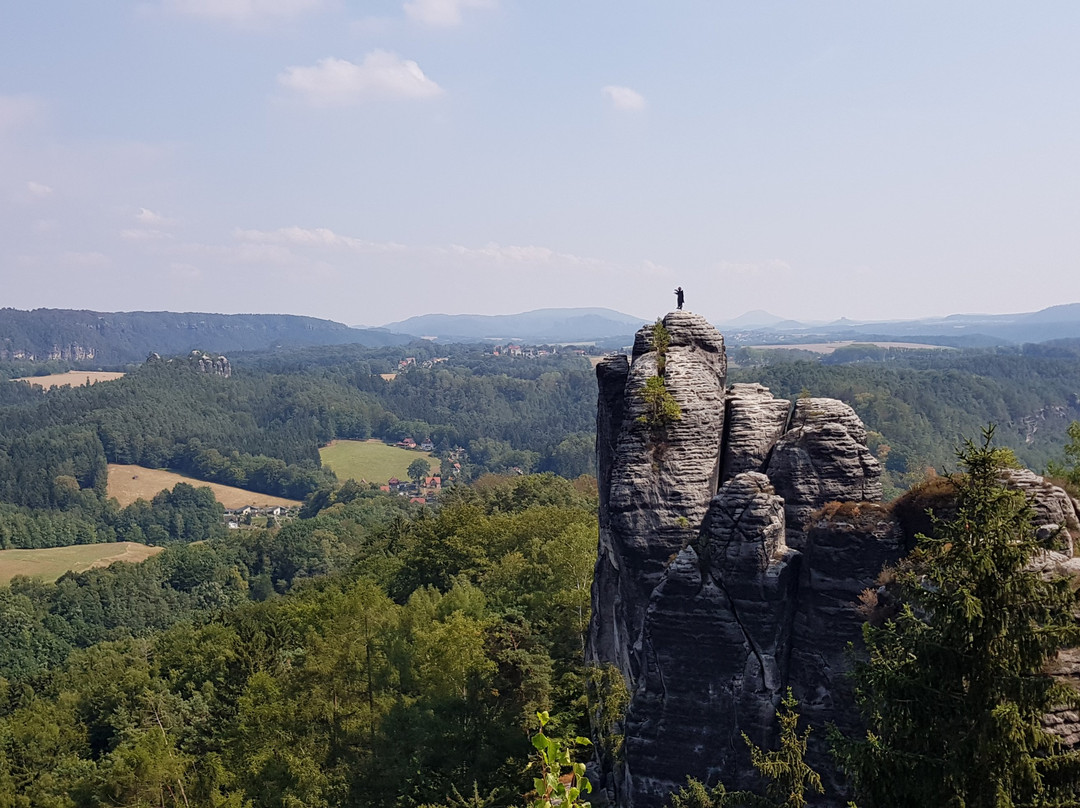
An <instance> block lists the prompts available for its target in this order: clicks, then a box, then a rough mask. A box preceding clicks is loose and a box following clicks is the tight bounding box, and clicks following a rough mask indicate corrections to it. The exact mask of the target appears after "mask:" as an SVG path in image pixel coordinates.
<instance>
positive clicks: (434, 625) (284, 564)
mask: <svg viewBox="0 0 1080 808" xmlns="http://www.w3.org/2000/svg"><path fill="white" fill-rule="evenodd" d="M836 353H837V354H839V356H837V355H836V354H834V355H832V356H831V357H828V358H826V359H824V360H823V359H815V360H813V361H810V360H808V359H807V358H806V357H799V356H795V357H793V356H790V355H787V356H783V355H778V354H774V355H772V356H762V355H759V354H755V353H753V352H747V351H743V352H740V351H735V352H733V359H735V360H736V361H735V362H733V366H732V368H731V371H730V378H729V381H757V382H761V383H763V384H765V385H767V386H769V387H770V388H771V389H772V390H773V392H774V393H775V394H777V395H780V396H784V397H789V398H796V397H799V396H806V395H811V396H831V397H836V398H841V399H843V400H845V401H848V402H849V403H851V404H852V406H853V407H855V409H856V411H857V412H858V413H859V414H860V416H861V417H862V418H863V420H864V421H865V422H866V424H867V426H868V428H869V429H870V430H871V449H872V451H874V453H875V454H876V455H877V457H878V458H879V460H881V461H882V464H883V466H884V468H885V469H886V473H887V476H886V482H887V490H888V491H889V493H891V494H897V493H900V492H901V491H902V490H904V489H906V488H908V487H910V486H913V485H917V484H919V482H920V481H921V480H922V479H923V477H924V475H925V473H926V469H928V468H937V469H939V470H940V469H949V468H951V467H952V466H955V465H956V464H957V462H958V461H957V458H956V455H955V453H954V450H955V447H956V446H957V445H959V444H961V442H962V441H963V439H964V438H966V437H970V436H973V435H978V434H979V432H980V430H981V429H982V428H983V427H985V426H986V424H988V423H996V424H997V425H998V431H997V436H996V437H997V441H998V444H999V445H1001V446H1004V447H1008V448H1011V449H1013V451H1014V452H1015V454H1016V456H1017V457H1019V459H1020V460H1021V461H1022V462H1024V463H1026V464H1028V465H1030V466H1031V467H1033V468H1035V469H1036V470H1040V471H1041V470H1042V469H1044V468H1045V467H1046V466H1047V465H1048V464H1057V465H1056V466H1055V469H1056V470H1057V471H1058V472H1059V473H1063V474H1065V475H1066V476H1068V475H1069V473H1070V472H1075V471H1076V467H1077V465H1078V464H1077V463H1076V462H1075V461H1076V456H1075V455H1076V452H1077V451H1080V450H1077V449H1076V448H1075V443H1076V440H1075V439H1076V437H1077V435H1080V432H1077V431H1076V429H1077V428H1075V427H1074V428H1073V430H1072V431H1071V432H1070V431H1069V427H1070V424H1071V423H1072V422H1073V421H1074V420H1077V419H1078V418H1080V401H1078V399H1077V391H1080V361H1078V358H1080V352H1078V351H1077V350H1076V348H1075V346H1073V345H1072V344H1061V345H1055V346H1025V347H1024V348H1017V349H1007V350H1006V349H1000V350H978V351H976V350H950V351H898V352H895V353H894V352H890V351H887V350H883V349H877V352H875V351H872V350H867V349H863V348H860V347H859V346H851V348H850V349H844V350H843V351H837V352H836ZM406 357H411V358H413V359H414V360H415V361H414V363H413V364H412V365H410V366H409V367H408V368H407V369H406V370H403V371H402V372H399V373H398V374H397V376H396V378H394V379H393V380H392V381H387V380H385V379H384V378H382V376H381V375H380V374H390V373H394V372H397V371H398V365H399V362H401V360H403V359H405V358H406ZM435 359H439V360H440V361H438V362H435V361H434V360H435ZM230 360H231V361H232V366H233V374H232V376H231V377H228V378H225V377H221V376H215V375H210V374H205V373H201V372H199V370H198V369H197V367H196V365H195V364H194V363H192V362H190V361H188V360H186V359H184V358H179V359H175V360H168V359H157V360H152V361H147V362H145V363H140V364H135V365H131V366H126V367H122V368H117V369H123V370H126V371H127V374H126V375H125V376H124V377H123V378H122V379H119V380H117V381H112V382H107V383H99V384H95V385H93V386H86V387H75V388H55V389H53V390H50V391H48V392H42V391H41V390H39V389H35V388H33V387H31V386H30V385H28V384H26V383H22V382H7V381H3V380H2V379H0V549H7V548H48V547H58V546H66V545H72V544H85V543H92V542H111V541H136V542H144V543H149V544H155V545H161V546H164V547H165V550H164V551H163V552H162V553H160V554H158V555H157V556H155V557H153V558H151V559H149V560H147V561H145V562H143V563H141V564H138V565H129V564H117V565H114V566H112V567H109V568H106V569H97V570H90V571H87V572H81V573H68V574H67V575H64V576H63V577H61V578H60V579H59V580H58V581H56V583H39V582H34V581H31V580H29V579H26V578H16V579H15V580H13V581H12V583H11V585H10V586H7V587H0V808H16V807H17V808H30V807H31V806H33V807H34V808H37V806H43V807H44V808H54V807H55V808H75V807H76V806H181V805H182V806H211V807H213V808H218V807H220V806H230V807H231V808H247V807H250V808H263V807H264V806H265V807H267V808H271V807H272V808H278V806H280V807H281V808H286V807H288V808H299V806H311V807H312V808H317V807H322V806H325V808H331V807H332V806H369V805H370V806H376V805H379V806H387V805H390V806H401V808H419V807H420V806H447V808H455V807H456V808H462V806H472V808H483V807H484V806H488V805H490V806H502V805H520V804H522V803H523V802H524V795H525V794H526V793H527V792H528V791H529V790H530V788H531V787H532V785H531V784H532V778H533V775H534V773H535V770H534V769H529V768H528V764H529V761H530V760H532V759H533V756H534V753H535V750H534V748H533V745H532V744H531V743H530V734H532V733H534V732H535V731H536V714H537V712H543V711H548V712H549V713H550V715H551V716H552V718H551V723H550V724H549V725H548V726H547V728H546V729H545V732H546V733H548V735H550V736H551V737H552V738H559V739H567V738H573V737H574V736H577V735H587V734H588V723H589V722H588V716H589V712H590V698H592V700H593V702H592V707H593V708H594V709H595V708H598V706H602V705H603V704H605V703H608V704H610V703H612V700H611V699H608V698H606V697H608V696H611V695H612V694H611V693H610V692H608V691H610V689H611V688H612V684H611V677H610V676H606V675H605V672H604V671H591V672H590V671H588V670H586V668H585V667H584V663H583V648H584V636H585V634H584V633H585V629H586V626H587V624H588V620H589V598H590V594H589V593H590V586H591V578H592V571H593V564H594V562H595V558H596V542H597V527H596V507H597V500H596V483H595V480H594V479H593V477H592V476H591V475H592V474H594V473H595V466H594V419H595V407H596V383H595V378H594V374H593V371H592V368H591V366H590V364H589V362H588V360H587V359H586V358H585V357H582V356H577V355H574V354H572V353H571V352H562V353H552V354H549V355H547V356H543V357H535V358H516V357H515V358H511V357H496V356H492V355H490V354H489V353H487V352H485V350H484V349H483V348H482V347H479V346H440V345H434V344H431V343H417V344H413V345H408V346H389V347H381V348H364V347H361V346H336V347H321V348H298V349H282V350H278V351H271V352H255V353H246V354H236V355H234V356H230ZM49 369H50V370H65V369H68V368H67V367H66V366H64V363H57V362H53V363H49ZM33 372H35V369H34V368H33V367H28V365H27V363H25V362H20V363H6V364H3V365H0V377H3V378H16V377H19V376H23V375H33ZM1073 433H1075V434H1073ZM372 437H374V438H379V439H383V440H385V441H387V442H391V443H392V442H396V441H398V440H401V439H402V438H405V437H411V438H413V439H415V440H417V441H423V440H425V439H429V440H431V442H432V443H433V444H434V445H435V454H436V456H438V457H440V458H449V457H450V456H451V455H453V457H455V458H461V461H462V464H463V468H462V470H461V475H460V478H459V479H460V480H461V482H460V483H459V484H457V485H453V486H449V487H448V488H447V490H444V491H443V493H442V494H441V495H440V497H439V499H438V501H437V502H436V503H435V504H434V505H421V504H416V503H411V502H409V501H408V499H407V498H405V497H399V496H394V495H390V494H384V493H381V492H379V491H376V490H372V489H370V488H369V487H366V486H361V485H358V484H356V483H355V482H352V481H344V480H338V479H336V477H335V476H334V475H333V473H332V472H330V471H329V470H328V469H324V468H322V467H321V466H320V463H319V454H318V449H319V447H320V446H322V445H324V444H326V443H327V442H328V441H330V440H333V439H336V438H348V439H367V438H372ZM1070 440H1072V443H1069V441H1070ZM1067 444H1068V447H1067ZM1070 452H1071V454H1070ZM110 462H116V463H135V464H140V465H146V466H151V467H159V468H169V469H173V470H177V471H181V472H184V473H186V474H188V475H190V476H192V477H194V478H196V480H206V481H212V482H221V483H225V484H229V485H235V486H240V487H246V488H249V489H251V490H254V491H260V492H264V493H268V494H277V495H282V496H288V497H293V498H297V499H302V500H304V502H305V504H304V506H303V508H302V510H301V513H300V518H298V519H295V520H288V521H285V522H283V523H281V524H279V525H276V526H274V527H273V528H269V529H265V530H264V529H247V530H240V531H236V530H233V531H229V530H227V529H226V528H225V523H224V521H223V519H222V508H221V506H220V505H219V504H218V503H217V502H216V501H215V500H214V499H213V497H212V495H210V494H209V491H208V490H207V489H200V488H198V487H197V486H195V485H189V484H186V483H182V484H179V485H177V486H176V487H175V488H174V489H173V490H171V491H165V492H162V493H160V494H158V495H157V496H155V497H154V498H153V500H152V501H149V502H147V501H139V502H136V503H135V504H133V505H129V506H127V507H125V508H121V507H120V506H119V505H118V504H117V503H116V501H115V500H110V499H109V498H108V496H107V491H106V468H107V464H108V463H110ZM1073 482H1075V480H1074V481H1073ZM883 647H884V646H883ZM598 697H604V698H599V700H597V699H598ZM616 701H617V699H616ZM852 749H853V750H854V749H855V748H854V747H852ZM856 751H857V750H856ZM856 751H852V752H851V755H852V757H851V760H853V761H855V760H856V759H857V755H856ZM852 765H855V764H854V763H853V764H852ZM882 799H884V798H882ZM717 804H719V803H717ZM882 804H884V803H882Z"/></svg>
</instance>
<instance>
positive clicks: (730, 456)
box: [720, 384, 791, 482]
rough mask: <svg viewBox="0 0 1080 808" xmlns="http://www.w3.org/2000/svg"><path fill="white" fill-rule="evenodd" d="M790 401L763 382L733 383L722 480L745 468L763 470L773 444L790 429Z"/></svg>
mask: <svg viewBox="0 0 1080 808" xmlns="http://www.w3.org/2000/svg"><path fill="white" fill-rule="evenodd" d="M790 414H791V402H790V401H788V400H787V399H783V398H774V397H773V394H772V393H770V392H769V388H768V387H763V386H762V385H760V384H733V385H732V386H731V392H729V393H728V397H727V416H726V418H725V421H724V427H725V429H726V430H727V434H726V435H725V437H724V456H723V459H722V462H721V471H720V481H721V482H726V481H727V480H730V479H731V478H732V477H734V476H735V475H736V474H741V473H742V472H744V471H764V470H765V465H766V462H767V461H768V459H769V455H770V453H771V452H772V449H773V446H775V445H776V442H777V441H778V440H779V439H780V437H781V436H782V435H783V434H784V430H786V429H787V424H788V417H789V415H790Z"/></svg>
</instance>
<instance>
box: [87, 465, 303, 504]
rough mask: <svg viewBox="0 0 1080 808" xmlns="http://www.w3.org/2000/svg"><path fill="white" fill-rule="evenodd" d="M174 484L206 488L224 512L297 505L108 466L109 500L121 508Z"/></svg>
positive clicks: (141, 469)
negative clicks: (227, 510) (114, 499)
mask: <svg viewBox="0 0 1080 808" xmlns="http://www.w3.org/2000/svg"><path fill="white" fill-rule="evenodd" d="M177 483H188V484H190V485H193V486H195V487H196V488H202V487H204V486H205V487H207V488H209V489H210V490H211V491H213V492H214V496H215V497H216V498H217V501H218V502H220V503H221V504H222V505H224V506H225V507H226V508H244V507H246V506H248V505H250V506H251V507H253V508H272V507H274V506H276V505H277V506H281V507H282V508H292V507H297V506H299V505H300V504H301V503H300V502H299V501H298V500H295V499H285V497H274V496H271V495H270V494H260V493H257V492H255V491H245V490H244V489H243V488H233V487H232V486H231V485H220V484H218V483H206V482H203V481H202V480H196V479H194V478H193V477H185V476H184V475H183V474H177V473H176V472H174V471H164V470H163V469H150V468H146V467H144V466H125V465H121V464H119V463H110V464H109V496H110V497H116V499H117V500H118V501H119V502H120V504H121V505H130V504H131V503H132V502H134V501H135V500H137V499H145V500H151V499H153V498H154V494H156V493H158V492H159V491H164V490H165V489H172V487H173V486H174V485H176V484H177Z"/></svg>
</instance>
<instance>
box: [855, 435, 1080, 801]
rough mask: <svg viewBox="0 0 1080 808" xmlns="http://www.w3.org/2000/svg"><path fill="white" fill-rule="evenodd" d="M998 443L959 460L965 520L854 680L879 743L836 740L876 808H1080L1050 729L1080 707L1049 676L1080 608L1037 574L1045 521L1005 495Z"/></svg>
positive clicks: (922, 564) (918, 559) (1070, 768)
mask: <svg viewBox="0 0 1080 808" xmlns="http://www.w3.org/2000/svg"><path fill="white" fill-rule="evenodd" d="M992 437H993V428H992V427H991V428H989V429H987V430H984V440H983V442H982V445H975V444H973V443H972V442H971V441H968V442H966V443H965V445H964V446H963V447H962V448H961V449H960V450H959V451H958V452H957V454H958V457H959V460H960V462H961V464H962V467H963V468H964V470H965V471H966V474H964V475H962V476H958V477H957V478H956V479H957V483H956V485H957V491H956V502H955V516H954V517H953V518H951V519H949V520H948V521H939V520H936V519H935V520H934V530H933V531H932V532H933V534H934V535H933V536H919V537H918V541H919V543H918V546H917V547H916V550H915V551H914V553H913V554H912V555H911V557H910V558H909V560H908V561H907V562H905V563H904V564H903V565H902V566H901V568H900V569H899V570H898V574H897V585H898V589H899V593H900V596H901V602H902V603H903V604H904V605H903V606H902V608H901V610H900V612H899V613H898V614H897V615H896V616H895V617H894V618H893V619H891V620H889V621H887V622H886V623H885V624H884V625H883V626H881V627H874V626H872V625H869V624H868V625H867V626H866V627H865V630H864V633H865V639H866V646H867V651H868V653H869V657H868V659H867V660H866V661H865V662H863V663H861V664H859V665H857V666H856V669H855V671H854V678H855V683H856V698H857V700H858V702H859V706H860V708H861V709H862V711H863V714H864V717H865V718H866V720H867V724H868V730H867V733H866V736H865V738H863V739H859V740H854V739H844V738H840V737H836V738H834V741H836V749H837V755H838V758H839V759H840V762H841V764H842V766H843V767H844V768H845V769H846V770H847V771H848V773H849V774H850V775H851V776H852V778H853V780H854V783H855V786H856V789H857V791H858V794H859V799H860V802H859V804H860V806H862V807H863V808H867V806H871V807H873V808H885V806H899V805H906V806H916V805H920V806H940V807H941V808H948V807H951V808H1009V807H1010V806H1076V805H1080V797H1078V796H1077V790H1076V787H1077V783H1078V782H1080V781H1078V780H1077V774H1078V772H1080V761H1078V759H1077V757H1076V755H1075V754H1074V753H1069V752H1067V751H1066V750H1064V749H1063V748H1062V747H1061V745H1060V743H1059V742H1058V741H1057V739H1056V738H1055V736H1053V735H1051V734H1050V733H1048V732H1046V731H1045V730H1044V729H1043V726H1042V718H1043V716H1044V715H1045V714H1046V713H1047V712H1048V711H1049V710H1050V709H1051V708H1052V707H1054V706H1055V705H1062V704H1076V703H1077V701H1078V697H1077V694H1076V693H1075V692H1074V691H1072V690H1071V689H1070V688H1067V687H1065V686H1063V685H1061V684H1059V683H1057V682H1055V681H1054V680H1053V679H1052V678H1051V677H1050V676H1048V675H1046V673H1045V666H1046V665H1047V663H1048V662H1049V661H1050V660H1052V659H1053V658H1054V656H1055V655H1056V653H1057V652H1058V650H1060V649H1061V648H1063V647H1065V646H1069V645H1075V644H1077V643H1078V642H1080V633H1078V631H1077V628H1076V626H1075V624H1074V621H1073V617H1072V609H1073V607H1074V605H1075V603H1076V597H1075V596H1074V594H1073V593H1072V591H1071V589H1070V587H1069V585H1068V582H1067V581H1065V580H1062V579H1055V580H1047V579H1046V578H1044V577H1042V576H1040V575H1039V574H1038V573H1037V572H1035V571H1033V570H1031V569H1030V567H1029V562H1030V560H1031V558H1032V556H1033V555H1034V554H1036V553H1038V552H1040V550H1041V549H1042V548H1041V547H1040V546H1039V543H1038V541H1037V540H1036V537H1035V531H1034V529H1033V526H1032V522H1031V509H1030V508H1029V506H1028V503H1027V501H1026V500H1025V497H1024V495H1023V494H1022V493H1021V492H1018V491H1015V490H1011V489H1007V488H1005V487H1004V486H1003V485H1002V482H1001V478H1000V473H1001V468H1000V464H1001V455H1000V453H999V452H997V451H996V450H994V449H992V448H991V440H992ZM931 516H933V515H932V514H931Z"/></svg>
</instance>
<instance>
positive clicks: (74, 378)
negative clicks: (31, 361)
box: [12, 370, 124, 390]
mask: <svg viewBox="0 0 1080 808" xmlns="http://www.w3.org/2000/svg"><path fill="white" fill-rule="evenodd" d="M123 375H124V374H123V373H117V372H113V371H108V370H69V371H68V372H67V373H53V374H52V375H51V376H23V377H22V378H19V379H12V381H13V382H29V383H30V384H32V385H34V386H35V387H43V388H45V389H46V390H51V389H52V388H53V387H80V386H82V385H84V384H86V383H87V382H90V384H97V383H98V382H111V381H115V380H116V379H119V378H120V377H122V376H123Z"/></svg>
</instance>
